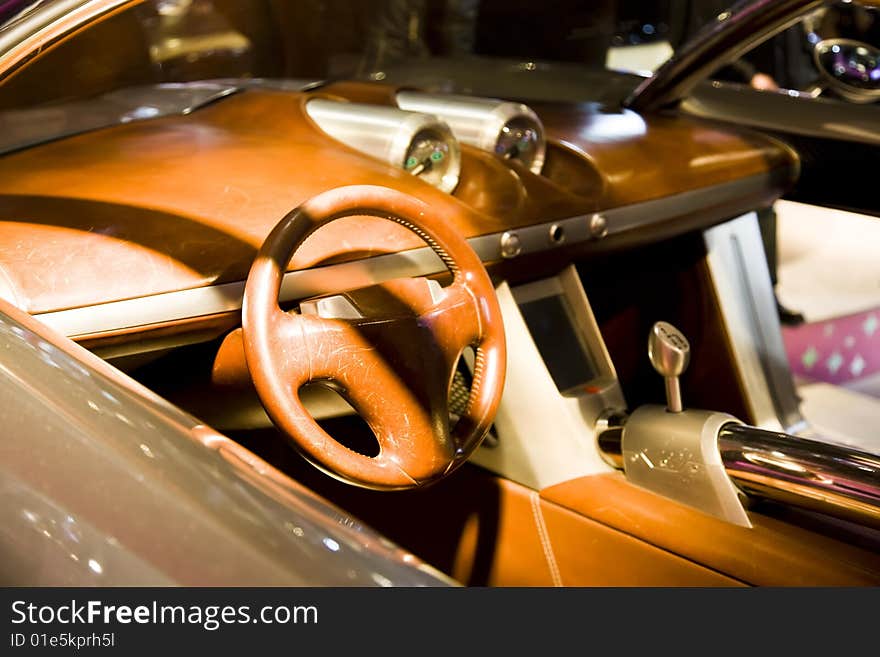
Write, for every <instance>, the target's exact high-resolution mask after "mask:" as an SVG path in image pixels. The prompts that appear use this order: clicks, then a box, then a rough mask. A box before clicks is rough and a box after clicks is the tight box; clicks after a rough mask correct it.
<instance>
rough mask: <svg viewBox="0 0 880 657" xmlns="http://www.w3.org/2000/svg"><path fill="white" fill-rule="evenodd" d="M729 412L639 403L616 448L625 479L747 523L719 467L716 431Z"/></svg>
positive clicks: (733, 421) (721, 465)
mask: <svg viewBox="0 0 880 657" xmlns="http://www.w3.org/2000/svg"><path fill="white" fill-rule="evenodd" d="M738 423H739V420H737V419H736V418H735V417H733V416H732V415H727V414H726V413H715V412H711V411H696V410H687V411H682V412H681V413H670V412H668V411H667V410H666V409H665V408H663V407H662V406H640V407H639V408H637V409H636V410H635V412H633V414H632V415H630V417H629V419H627V421H626V424H625V425H624V427H623V435H622V438H621V453H622V457H623V470H624V472H625V473H626V478H627V480H628V481H630V482H632V483H633V484H636V485H637V486H641V487H642V488H647V489H648V490H651V491H653V492H655V493H657V494H659V495H663V496H664V497H668V498H670V499H673V500H676V501H677V502H681V503H682V504H687V505H688V506H691V507H694V508H695V509H699V510H700V511H703V512H704V513H708V514H710V515H713V516H715V517H717V518H721V519H722V520H726V521H727V522H731V523H733V524H735V525H739V526H741V527H751V526H752V524H751V522H750V521H749V517H748V515H747V514H746V512H745V509H744V508H743V505H742V502H741V501H740V498H739V494H738V493H737V490H736V488H735V487H734V485H733V483H732V482H731V480H730V477H729V476H728V475H727V472H726V471H725V469H724V463H723V462H722V460H721V453H720V452H719V450H718V432H719V431H721V428H722V427H724V426H728V425H731V424H738Z"/></svg>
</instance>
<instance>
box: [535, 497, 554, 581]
mask: <svg viewBox="0 0 880 657" xmlns="http://www.w3.org/2000/svg"><path fill="white" fill-rule="evenodd" d="M529 501H530V502H531V504H532V515H533V516H534V518H535V525H536V526H537V528H538V538H539V539H540V540H541V549H543V550H544V557H545V558H546V559H547V567H548V568H549V569H550V578H551V579H552V580H553V586H562V575H561V574H560V572H559V565H558V564H557V563H556V555H554V554H553V545H552V544H551V543H550V534H549V532H548V531H547V525H546V523H545V522H544V514H543V513H542V512H541V497H540V496H539V495H538V492H537V491H531V492H529Z"/></svg>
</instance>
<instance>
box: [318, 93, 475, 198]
mask: <svg viewBox="0 0 880 657" xmlns="http://www.w3.org/2000/svg"><path fill="white" fill-rule="evenodd" d="M306 112H307V113H308V115H309V117H310V118H311V119H312V120H313V121H314V122H315V123H316V124H317V125H318V127H319V128H321V130H323V131H324V132H326V133H327V134H328V135H330V136H331V137H333V138H334V139H337V140H339V141H341V142H342V143H343V144H346V145H348V146H350V147H351V148H354V149H356V150H359V151H361V152H362V153H366V154H367V155H370V156H371V157H375V158H377V159H379V160H382V161H383V162H387V163H388V164H390V165H392V166H394V167H397V168H399V169H403V170H405V171H408V172H410V173H412V174H413V175H416V176H419V177H420V178H422V179H423V180H426V181H427V182H429V183H431V184H432V185H434V186H435V187H438V188H440V189H441V190H443V191H444V192H451V191H453V190H454V189H455V187H456V185H458V177H459V173H460V171H461V153H460V149H459V146H458V141H456V139H455V137H454V135H453V134H452V131H451V130H450V129H449V126H448V125H446V124H445V123H444V122H443V121H441V120H439V119H438V118H437V117H435V116H432V115H430V114H424V113H420V112H407V111H404V110H401V109H397V108H395V107H384V106H381V105H370V104H366V103H349V102H343V101H335V100H325V99H323V98H315V99H313V100H310V101H308V102H307V103H306Z"/></svg>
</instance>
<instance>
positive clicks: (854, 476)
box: [597, 424, 880, 528]
mask: <svg viewBox="0 0 880 657" xmlns="http://www.w3.org/2000/svg"><path fill="white" fill-rule="evenodd" d="M598 429H599V431H598V436H597V443H598V446H599V451H600V453H601V454H602V457H603V458H604V459H605V461H606V462H608V463H609V464H610V465H612V466H614V467H616V468H618V469H621V470H623V469H624V467H623V452H622V445H621V435H622V432H621V430H620V427H619V426H613V425H612V426H609V427H598ZM603 429H604V430H603ZM718 447H719V450H720V452H721V460H722V462H723V463H724V468H725V470H726V472H727V474H728V475H729V476H730V478H731V480H732V481H733V483H734V484H735V485H736V486H737V487H738V488H739V489H740V490H742V491H743V492H744V493H746V494H748V495H750V496H753V497H759V498H764V499H768V500H772V501H775V502H780V503H782V504H786V505H789V506H794V507H798V508H802V509H809V510H813V511H819V512H820V513H824V514H826V515H829V516H833V517H835V518H842V519H845V520H849V521H852V522H856V523H859V524H862V525H866V526H869V527H875V528H880V455H877V454H871V453H868V452H863V451H860V450H858V449H854V448H852V447H847V446H845V445H838V444H833V443H826V442H820V441H817V440H810V439H807V438H800V437H798V436H792V435H789V434H786V433H777V432H774V431H765V430H763V429H758V428H756V427H750V426H745V425H740V424H727V425H725V426H724V427H722V428H721V431H720V432H719V434H718Z"/></svg>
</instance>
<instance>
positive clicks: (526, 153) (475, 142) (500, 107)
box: [397, 91, 547, 173]
mask: <svg viewBox="0 0 880 657" xmlns="http://www.w3.org/2000/svg"><path fill="white" fill-rule="evenodd" d="M397 106H398V107H400V108H401V109H405V110H411V111H414V112H426V113H428V114H434V115H436V116H438V117H440V118H441V119H442V120H443V121H445V122H446V123H447V124H448V125H449V127H450V128H452V132H453V133H454V134H455V136H456V138H458V140H459V141H460V142H461V143H463V144H468V145H469V146H474V147H476V148H479V149H481V150H484V151H488V152H490V153H495V154H497V155H499V156H501V157H503V158H505V159H510V160H516V161H517V162H519V163H520V164H522V165H523V166H524V167H526V168H528V169H530V170H531V171H532V172H533V173H541V168H542V167H543V166H544V156H545V153H546V149H547V145H546V141H545V137H544V126H543V124H542V123H541V119H539V118H538V115H537V114H535V112H534V111H532V109H531V108H529V107H528V106H527V105H523V104H522V103H513V102H509V101H504V100H498V99H495V98H478V97H473V96H455V95H451V94H429V93H424V92H421V91H400V92H398V94H397Z"/></svg>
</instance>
